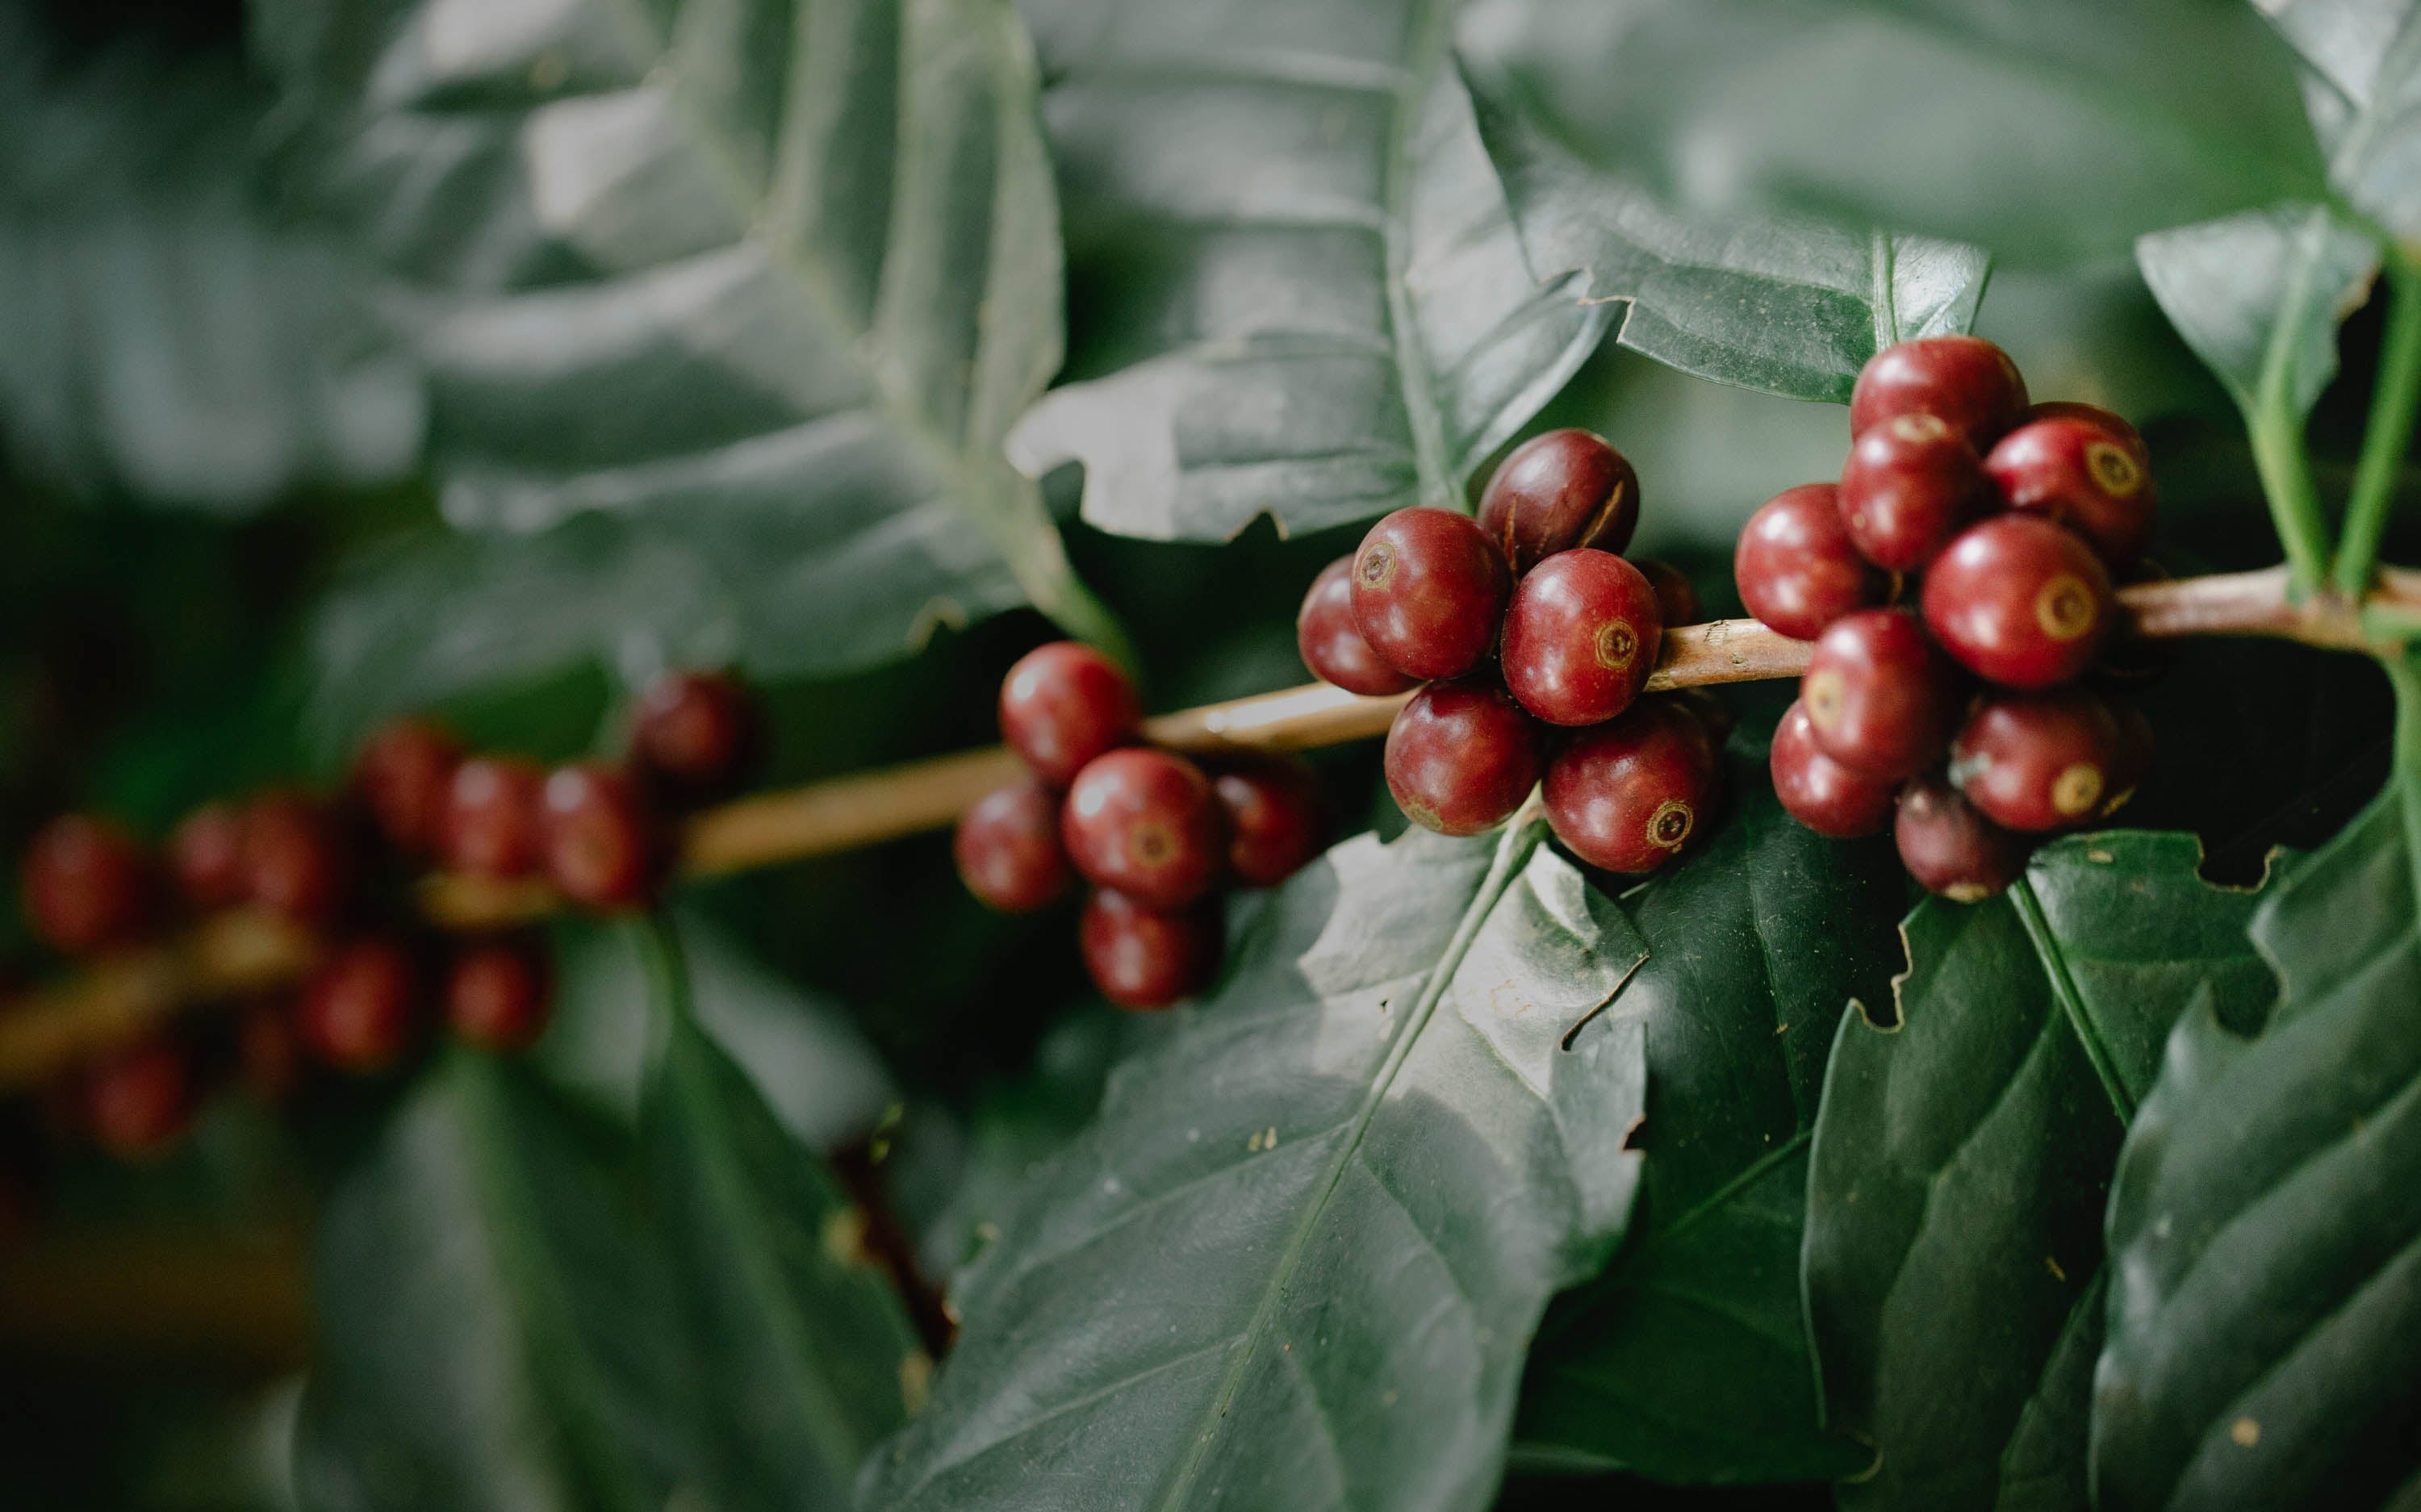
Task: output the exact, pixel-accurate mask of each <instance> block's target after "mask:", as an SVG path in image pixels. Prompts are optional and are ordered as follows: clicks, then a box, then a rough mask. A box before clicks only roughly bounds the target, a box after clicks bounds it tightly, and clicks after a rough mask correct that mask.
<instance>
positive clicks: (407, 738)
mask: <svg viewBox="0 0 2421 1512" xmlns="http://www.w3.org/2000/svg"><path fill="white" fill-rule="evenodd" d="M461 763H462V746H461V742H460V741H458V740H455V739H454V737H453V735H452V734H451V733H450V732H448V731H447V730H446V729H445V726H444V725H439V724H437V723H435V722H434V721H432V720H426V719H409V718H407V719H398V720H391V721H389V722H388V723H387V724H385V725H381V726H380V727H379V729H378V731H377V733H375V734H373V735H372V736H371V737H370V738H369V739H368V740H366V741H364V742H363V743H362V749H361V753H360V755H358V756H355V757H354V758H353V790H354V791H355V792H357V793H359V794H360V795H361V798H362V803H363V806H365V807H366V808H367V809H368V810H369V812H370V818H372V819H373V820H375V821H376V822H377V824H378V829H379V833H380V834H383V835H384V836H385V837H386V842H387V844H389V845H391V846H393V847H395V849H396V850H397V851H398V853H399V854H401V855H404V856H408V857H412V858H414V859H418V858H420V857H424V856H430V855H434V854H435V853H436V851H437V846H438V841H439V838H440V836H441V834H442V832H443V830H444V827H445V794H446V787H447V785H448V784H450V783H451V782H453V780H454V769H455V768H456V767H458V766H460V765H461Z"/></svg>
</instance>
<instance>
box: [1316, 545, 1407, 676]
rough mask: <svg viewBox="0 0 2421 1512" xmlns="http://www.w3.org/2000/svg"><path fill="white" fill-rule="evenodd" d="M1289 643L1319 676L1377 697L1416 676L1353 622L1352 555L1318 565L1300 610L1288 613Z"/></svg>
mask: <svg viewBox="0 0 2421 1512" xmlns="http://www.w3.org/2000/svg"><path fill="white" fill-rule="evenodd" d="M1294 644H1295V647H1296V649H1298V650H1300V651H1302V652H1303V664H1304V666H1307V667H1309V668H1310V669H1311V675H1312V676H1313V677H1315V678H1319V679H1320V681H1322V682H1325V683H1329V684H1331V685H1332V686H1335V687H1338V688H1342V689H1344V690H1345V691H1346V692H1347V693H1358V694H1366V695H1369V696H1373V697H1379V696H1384V695H1385V694H1391V693H1402V692H1403V691H1404V690H1405V689H1407V688H1409V687H1411V686H1413V684H1414V682H1415V681H1416V680H1417V679H1415V678H1408V677H1406V676H1404V675H1403V674H1402V673H1400V672H1398V671H1397V670H1396V669H1395V668H1394V667H1391V666H1389V665H1388V664H1387V663H1386V662H1384V661H1383V660H1382V659H1381V657H1380V655H1379V653H1378V652H1376V651H1374V650H1372V649H1371V648H1370V643H1369V642H1368V641H1366V640H1364V639H1363V638H1362V627H1361V626H1360V625H1357V624H1355V623H1354V622H1353V558H1351V556H1340V557H1338V558H1337V559H1336V560H1335V561H1334V562H1331V563H1329V564H1328V565H1327V566H1326V567H1324V568H1321V569H1320V576H1318V577H1316V578H1314V579H1312V580H1311V591H1310V592H1308V593H1306V594H1304V596H1303V609H1302V612H1301V613H1299V614H1297V615H1296V616H1295V617H1294Z"/></svg>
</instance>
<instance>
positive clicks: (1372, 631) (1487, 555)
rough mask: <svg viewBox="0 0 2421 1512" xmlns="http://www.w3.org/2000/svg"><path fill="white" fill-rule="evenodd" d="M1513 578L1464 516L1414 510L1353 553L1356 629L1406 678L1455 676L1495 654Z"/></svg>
mask: <svg viewBox="0 0 2421 1512" xmlns="http://www.w3.org/2000/svg"><path fill="white" fill-rule="evenodd" d="M1512 593H1513V574H1512V571H1511V569H1508V568H1507V566H1506V565H1505V553H1503V552H1502V551H1500V550H1498V549H1497V547H1496V545H1495V543H1494V542H1492V541H1491V540H1490V539H1489V538H1488V536H1487V534H1486V533H1485V532H1483V531H1482V530H1481V529H1480V528H1479V525H1478V523H1477V522H1476V521H1474V520H1473V519H1472V518H1471V517H1470V516H1469V515H1462V514H1457V513H1455V512H1454V511H1453V510H1452V509H1437V508H1430V507H1425V506H1415V507H1413V508H1410V509H1398V510H1397V511H1396V512H1395V513H1394V514H1391V515H1389V516H1387V517H1386V518H1385V519H1384V520H1382V521H1380V522H1378V523H1377V524H1375V525H1373V526H1371V527H1370V534H1368V535H1367V536H1365V537H1363V538H1362V549H1361V550H1360V551H1358V552H1356V553H1353V622H1354V623H1355V624H1357V625H1359V626H1361V627H1362V637H1363V639H1365V640H1367V641H1368V642H1369V643H1370V648H1371V649H1372V650H1374V651H1377V652H1378V653H1379V655H1380V658H1381V659H1382V660H1383V661H1384V662H1386V663H1387V664H1388V665H1389V666H1391V667H1394V668H1395V669H1396V670H1397V671H1398V672H1400V673H1402V674H1404V675H1405V676H1406V677H1408V678H1453V677H1460V676H1461V675H1462V674H1463V673H1465V672H1468V671H1470V670H1471V669H1472V668H1473V667H1475V666H1476V665H1478V664H1479V662H1480V659H1481V658H1483V657H1485V656H1487V654H1488V653H1489V652H1490V651H1491V650H1492V649H1494V648H1495V646H1496V631H1497V627H1498V626H1499V625H1500V624H1501V623H1502V622H1503V620H1504V618H1505V602H1506V600H1507V599H1509V598H1510V597H1512Z"/></svg>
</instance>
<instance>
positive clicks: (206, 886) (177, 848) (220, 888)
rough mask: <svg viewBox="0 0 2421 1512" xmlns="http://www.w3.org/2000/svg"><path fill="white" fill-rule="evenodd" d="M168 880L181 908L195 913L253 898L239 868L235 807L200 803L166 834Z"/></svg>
mask: <svg viewBox="0 0 2421 1512" xmlns="http://www.w3.org/2000/svg"><path fill="white" fill-rule="evenodd" d="M168 875H169V876H170V877H171V878H172V879H174V881H176V884H177V894H178V896H180V897H181V898H182V899H183V900H184V903H185V906H186V907H187V908H189V909H192V910H193V911H194V912H197V913H211V912H217V911H218V910H220V909H231V908H234V907H236V906H238V905H239V904H241V903H242V902H243V901H244V900H245V899H246V898H247V897H249V896H251V886H250V884H249V882H248V881H246V879H245V876H244V868H243V815H242V813H241V812H240V811H239V810H238V809H237V808H236V806H235V805H234V804H233V803H204V804H203V805H202V806H201V807H199V808H197V809H195V810H194V811H193V812H192V813H190V814H188V815H186V816H185V817H184V818H183V819H181V820H180V821H179V822H178V825H177V827H176V829H174V830H173V831H171V832H169V834H168Z"/></svg>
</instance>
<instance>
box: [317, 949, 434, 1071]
mask: <svg viewBox="0 0 2421 1512" xmlns="http://www.w3.org/2000/svg"><path fill="white" fill-rule="evenodd" d="M419 994H420V974H419V971H418V968H417V967H416V966H415V965H414V961H413V959H412V956H411V953H410V952H408V951H407V950H405V949H404V947H403V946H402V945H401V944H400V943H398V942H396V941H393V940H387V939H383V938H379V937H376V936H372V937H369V938H366V939H361V940H354V941H351V942H349V943H345V944H342V945H339V946H337V947H336V949H335V950H332V951H330V952H329V953H328V956H327V958H326V959H324V960H322V961H321V962H320V967H319V969H318V970H316V971H314V972H313V973H312V974H310V975H309V976H307V977H305V979H304V982H303V993H302V996H301V998H300V999H298V1000H297V1005H296V1012H295V1027H296V1028H297V1030H299V1031H300V1033H301V1036H302V1039H303V1047H304V1048H305V1050H307V1051H309V1052H311V1054H312V1056H313V1057H314V1058H315V1059H317V1060H319V1061H320V1063H322V1064H323V1065H327V1066H333V1067H335V1068H337V1069H338V1070H341V1071H351V1072H355V1073H357V1074H362V1075H368V1074H371V1073H374V1072H378V1071H383V1070H388V1069H390V1068H393V1067H394V1066H395V1065H396V1064H397V1063H398V1062H399V1061H401V1060H402V1059H403V1057H404V1052H407V1051H409V1050H410V1049H411V1048H412V1043H413V1040H414V1038H415V1037H417V1036H418V1034H419V1031H420V1001H419Z"/></svg>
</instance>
